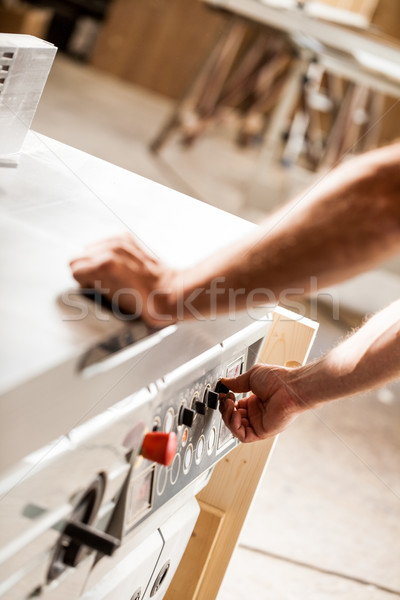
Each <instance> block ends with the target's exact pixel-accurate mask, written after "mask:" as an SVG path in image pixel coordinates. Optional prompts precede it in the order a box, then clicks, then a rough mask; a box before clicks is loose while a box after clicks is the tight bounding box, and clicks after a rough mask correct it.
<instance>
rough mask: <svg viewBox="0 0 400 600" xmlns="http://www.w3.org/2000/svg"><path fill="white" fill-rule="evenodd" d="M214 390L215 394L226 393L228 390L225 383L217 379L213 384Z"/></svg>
mask: <svg viewBox="0 0 400 600" xmlns="http://www.w3.org/2000/svg"><path fill="white" fill-rule="evenodd" d="M215 391H216V393H217V394H227V393H228V392H229V388H228V387H226V385H224V384H223V383H222V381H221V380H220V379H219V380H218V381H217V385H216V386H215Z"/></svg>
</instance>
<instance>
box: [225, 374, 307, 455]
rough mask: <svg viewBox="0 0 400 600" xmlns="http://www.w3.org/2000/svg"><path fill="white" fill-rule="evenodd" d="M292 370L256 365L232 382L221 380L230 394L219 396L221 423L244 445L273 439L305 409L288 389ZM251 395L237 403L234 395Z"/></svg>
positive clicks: (290, 389) (230, 380)
mask: <svg viewBox="0 0 400 600" xmlns="http://www.w3.org/2000/svg"><path fill="white" fill-rule="evenodd" d="M293 371H294V370H293V369H287V368H284V367H275V366H268V365H255V366H254V367H252V368H251V369H249V371H247V372H246V373H243V374H242V375H239V377H234V378H232V379H222V380H221V383H222V385H224V386H226V388H228V389H229V390H231V391H230V392H229V391H228V393H224V392H220V396H219V397H220V411H221V414H222V419H223V421H224V423H225V425H226V426H227V427H228V429H229V430H230V431H231V432H232V434H233V435H234V436H235V437H237V438H238V439H239V440H240V441H241V442H245V443H246V442H255V441H257V440H261V439H264V438H267V437H271V436H274V435H276V434H277V433H279V432H280V431H283V430H284V429H286V427H287V426H288V425H289V424H290V423H291V422H292V421H293V420H294V419H295V418H296V417H297V416H298V414H300V412H303V410H305V409H306V406H303V405H302V404H301V403H300V402H299V398H297V397H296V394H295V393H294V391H293V390H292V388H291V386H290V385H289V381H290V379H291V378H292V374H293ZM232 392H235V393H242V392H251V394H250V395H249V396H247V398H243V399H242V400H239V401H238V402H235V395H234V394H233V393H232Z"/></svg>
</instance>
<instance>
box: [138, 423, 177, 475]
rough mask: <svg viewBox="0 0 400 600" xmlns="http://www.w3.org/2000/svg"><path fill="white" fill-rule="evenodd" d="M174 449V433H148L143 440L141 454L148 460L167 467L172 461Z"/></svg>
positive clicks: (175, 442) (175, 446)
mask: <svg viewBox="0 0 400 600" xmlns="http://www.w3.org/2000/svg"><path fill="white" fill-rule="evenodd" d="M176 448H177V440H176V434H175V433H174V432H171V433H164V432H163V431H149V432H148V433H146V435H145V436H144V438H143V443H142V450H141V454H142V456H144V458H147V459H148V460H151V461H153V462H156V463H158V464H160V465H165V466H166V467H168V466H169V465H170V464H171V463H172V461H173V460H174V456H175V454H176Z"/></svg>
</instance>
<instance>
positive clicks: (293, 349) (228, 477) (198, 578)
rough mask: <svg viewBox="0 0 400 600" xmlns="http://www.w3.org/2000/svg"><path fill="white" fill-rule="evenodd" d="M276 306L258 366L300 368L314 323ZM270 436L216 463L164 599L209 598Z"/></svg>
mask: <svg viewBox="0 0 400 600" xmlns="http://www.w3.org/2000/svg"><path fill="white" fill-rule="evenodd" d="M298 319H299V317H298V315H294V314H293V313H290V312H289V311H287V310H285V309H282V308H278V309H276V311H275V313H274V322H273V325H272V327H271V329H270V331H269V334H268V336H267V338H266V340H265V342H264V346H263V348H262V351H261V355H260V362H264V363H269V364H282V365H283V364H288V363H289V364H292V365H295V364H299V363H300V364H302V363H303V362H305V360H306V359H307V357H308V354H309V351H310V348H311V345H312V342H313V340H314V337H315V334H316V330H317V327H318V325H317V324H316V323H314V322H313V321H310V320H308V319H304V318H303V319H302V320H301V321H300V320H298ZM274 443H275V438H269V439H266V440H263V441H262V442H256V443H254V444H242V445H240V446H238V447H237V448H235V450H233V452H231V453H230V454H228V455H227V456H226V457H225V458H224V459H223V460H222V461H220V462H219V463H218V464H217V465H216V467H215V469H214V472H213V475H212V477H211V480H210V482H209V484H208V485H207V487H205V488H204V489H203V490H202V491H201V492H200V494H199V495H198V496H197V499H198V501H199V503H200V507H201V512H200V516H199V519H198V521H197V523H196V526H195V529H194V531H193V534H192V537H191V539H190V542H189V545H188V547H187V549H186V551H185V554H184V555H183V558H182V561H181V563H180V565H179V567H178V570H177V572H176V574H175V577H174V578H173V580H172V582H171V584H170V587H169V588H168V591H167V593H166V595H165V597H164V598H165V600H177V599H181V598H185V600H213V599H215V598H216V596H217V594H218V591H219V588H220V586H221V583H222V580H223V578H224V575H225V571H226V569H227V567H228V564H229V561H230V559H231V556H232V554H233V551H234V549H235V546H236V544H237V540H238V538H239V534H240V531H241V529H242V526H243V523H244V520H245V518H246V515H247V513H248V511H249V508H250V505H251V502H252V500H253V497H254V494H255V492H256V490H257V487H258V485H259V482H260V480H261V478H262V475H263V473H264V470H265V468H266V466H267V463H268V459H269V457H270V455H271V450H272V448H273V446H274Z"/></svg>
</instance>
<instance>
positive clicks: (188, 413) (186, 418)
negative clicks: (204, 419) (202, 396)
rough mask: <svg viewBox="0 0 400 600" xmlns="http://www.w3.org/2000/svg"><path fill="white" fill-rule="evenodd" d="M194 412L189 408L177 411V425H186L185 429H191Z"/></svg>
mask: <svg viewBox="0 0 400 600" xmlns="http://www.w3.org/2000/svg"><path fill="white" fill-rule="evenodd" d="M194 414H195V413H194V410H192V409H191V408H187V406H182V407H181V410H180V411H179V417H178V423H179V425H186V427H191V426H192V425H193V419H194Z"/></svg>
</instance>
